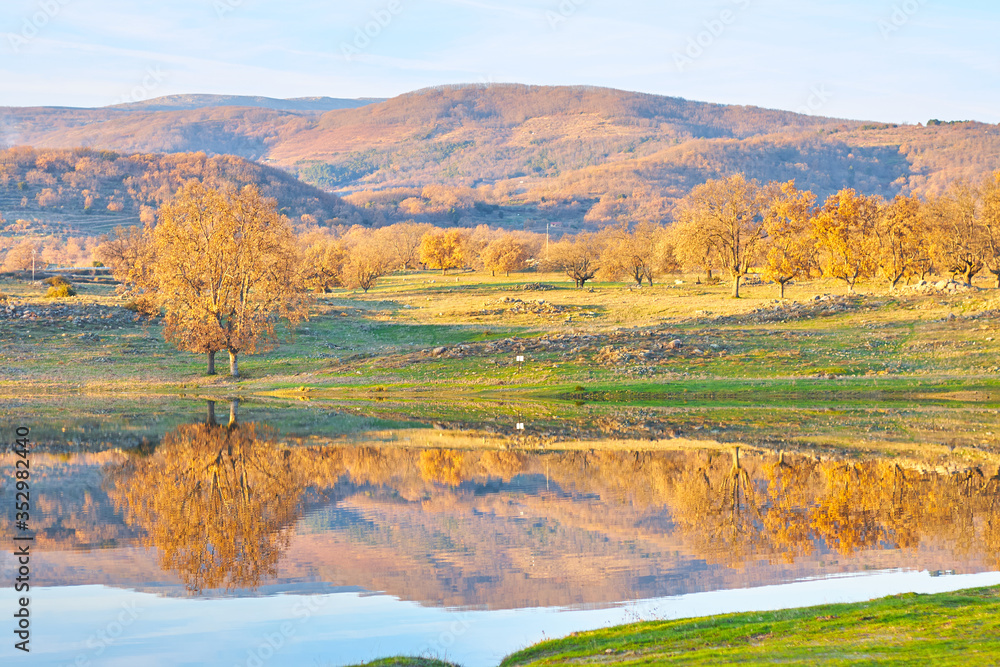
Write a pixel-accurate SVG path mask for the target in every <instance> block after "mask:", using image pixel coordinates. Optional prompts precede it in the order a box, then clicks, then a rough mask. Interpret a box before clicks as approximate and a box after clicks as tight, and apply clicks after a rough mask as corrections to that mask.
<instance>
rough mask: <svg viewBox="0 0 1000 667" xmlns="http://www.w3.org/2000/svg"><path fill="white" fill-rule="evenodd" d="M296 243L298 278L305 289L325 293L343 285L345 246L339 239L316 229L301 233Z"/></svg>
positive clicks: (345, 258) (345, 259)
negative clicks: (298, 255)
mask: <svg viewBox="0 0 1000 667" xmlns="http://www.w3.org/2000/svg"><path fill="white" fill-rule="evenodd" d="M298 243H299V252H300V255H301V257H302V261H301V263H300V264H299V266H300V279H301V281H302V284H303V285H304V286H305V288H306V289H309V290H312V291H315V292H323V293H326V292H329V291H330V290H331V289H333V288H334V287H341V286H343V284H344V282H343V273H344V264H345V263H346V262H347V247H346V246H345V245H344V242H343V241H342V240H341V239H338V238H335V237H334V236H333V235H332V234H330V233H329V232H318V231H317V232H310V233H307V234H303V235H301V236H300V237H299V240H298Z"/></svg>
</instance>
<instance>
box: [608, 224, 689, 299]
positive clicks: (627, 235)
mask: <svg viewBox="0 0 1000 667" xmlns="http://www.w3.org/2000/svg"><path fill="white" fill-rule="evenodd" d="M606 234H607V236H608V238H607V242H606V244H605V246H604V252H603V253H602V254H601V273H602V275H603V276H605V277H606V278H607V279H608V280H618V279H620V278H622V277H623V276H627V277H630V278H632V279H633V280H635V282H636V284H638V285H641V284H642V281H643V280H646V281H647V282H648V283H649V285H650V287H652V285H653V276H655V275H656V274H657V273H659V272H660V271H661V270H662V268H663V267H664V264H665V263H666V264H669V263H670V261H669V259H667V258H665V257H664V253H665V252H667V251H668V250H669V253H668V255H669V258H670V259H672V255H673V248H672V246H669V247H668V245H665V244H664V243H663V242H662V241H663V237H664V235H665V232H664V229H663V227H661V226H660V225H658V224H656V223H654V222H649V221H642V222H639V223H637V224H636V225H635V227H634V228H633V229H632V230H631V231H629V229H628V227H627V226H626V225H625V224H621V225H619V226H616V227H609V228H607V230H606ZM665 259H667V261H666V262H664V260H665Z"/></svg>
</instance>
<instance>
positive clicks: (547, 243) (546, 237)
mask: <svg viewBox="0 0 1000 667" xmlns="http://www.w3.org/2000/svg"><path fill="white" fill-rule="evenodd" d="M548 258H549V223H547V222H546V223H545V259H548Z"/></svg>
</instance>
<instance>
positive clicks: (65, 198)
mask: <svg viewBox="0 0 1000 667" xmlns="http://www.w3.org/2000/svg"><path fill="white" fill-rule="evenodd" d="M190 179H199V180H207V181H213V182H224V183H230V184H233V185H235V186H237V187H242V186H244V185H250V184H252V185H256V186H258V187H259V188H260V190H261V192H262V193H263V194H264V195H265V196H268V197H273V198H274V199H275V200H276V201H277V203H278V206H279V208H280V209H281V211H282V212H283V213H285V214H287V215H288V216H289V217H291V218H293V219H296V220H303V219H305V220H315V221H317V222H325V223H326V224H353V223H359V222H362V219H361V217H360V216H359V215H358V213H357V212H356V210H355V209H354V207H353V206H351V205H350V204H347V203H345V202H344V201H343V200H342V199H341V198H340V197H338V196H336V195H333V194H330V193H327V192H323V191H322V190H319V189H317V188H315V187H313V186H311V185H308V184H306V183H303V182H302V181H299V180H298V179H296V178H295V177H294V176H292V175H291V174H289V173H287V172H285V171H282V170H280V169H275V168H274V167H268V166H265V165H261V164H258V163H256V162H251V161H249V160H246V159H243V158H239V157H234V156H231V155H219V156H213V157H209V156H207V155H205V154H204V153H175V154H160V155H157V154H136V155H131V156H123V155H121V154H119V153H116V152H114V151H96V150H92V149H88V148H78V149H33V148H13V149H8V150H2V151H0V219H5V220H6V226H5V228H4V230H3V231H6V232H7V233H13V234H18V233H25V232H32V233H38V232H46V233H56V234H64V235H66V234H73V235H83V236H96V235H99V234H102V233H107V232H109V231H111V230H113V229H114V228H115V227H116V226H118V225H125V226H127V225H133V224H138V223H139V222H140V220H142V219H143V218H144V215H143V214H144V212H146V211H148V210H149V209H154V208H156V207H158V206H159V205H160V204H161V203H162V202H163V201H165V200H166V199H167V198H168V197H170V196H171V195H172V194H173V192H175V191H176V190H177V188H178V187H180V185H182V184H183V183H184V182H185V181H187V180H190ZM304 216H305V217H304Z"/></svg>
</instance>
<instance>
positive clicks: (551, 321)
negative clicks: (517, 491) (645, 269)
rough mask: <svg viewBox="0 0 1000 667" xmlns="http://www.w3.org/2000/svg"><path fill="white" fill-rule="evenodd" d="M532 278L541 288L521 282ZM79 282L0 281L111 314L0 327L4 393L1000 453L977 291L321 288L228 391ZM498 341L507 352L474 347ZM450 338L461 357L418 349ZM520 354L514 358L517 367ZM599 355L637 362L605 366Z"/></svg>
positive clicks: (445, 284) (813, 286)
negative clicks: (850, 300)
mask: <svg viewBox="0 0 1000 667" xmlns="http://www.w3.org/2000/svg"><path fill="white" fill-rule="evenodd" d="M529 282H530V283H545V284H547V285H550V286H552V287H553V289H547V290H537V291H525V290H523V289H522V286H523V285H524V284H525V283H529ZM79 289H80V294H79V295H78V296H76V297H69V298H66V299H59V300H46V299H44V298H43V294H44V292H43V286H42V285H39V284H31V283H27V282H19V281H15V280H10V279H7V280H5V281H0V291H3V292H5V293H7V294H9V295H10V297H11V299H10V300H11V301H13V302H16V303H17V304H19V305H27V306H28V307H30V308H33V309H36V310H40V309H45V308H47V307H56V306H60V307H61V306H64V305H66V304H76V306H77V307H80V306H88V307H92V308H98V307H100V308H104V309H105V311H106V312H115V313H120V314H122V315H123V316H122V317H117V318H113V319H111V320H104V319H101V318H99V317H98V318H89V319H86V320H85V321H80V320H79V319H77V320H75V321H69V320H67V319H62V320H59V319H57V320H46V321H43V320H41V319H40V320H38V321H33V320H31V319H27V320H25V319H0V346H2V347H0V349H2V351H0V397H8V398H17V397H20V396H25V395H28V394H32V395H34V396H37V397H39V398H41V399H42V400H55V399H59V400H64V399H65V398H66V397H67V396H71V395H110V394H114V395H120V396H130V395H131V396H148V395H163V396H181V395H187V396H198V397H202V398H210V397H215V398H217V399H219V400H222V399H224V398H227V397H232V396H239V397H244V398H250V397H260V398H265V397H270V398H273V399H280V400H283V401H292V400H294V401H304V402H308V403H309V404H310V405H311V406H312V407H313V408H314V409H320V408H322V407H323V406H326V407H327V408H328V409H336V408H342V407H344V406H348V405H354V406H356V407H357V409H359V410H362V409H363V410H366V411H368V412H369V413H371V414H374V415H377V416H378V417H379V418H384V419H390V420H397V421H404V422H408V421H412V420H419V421H423V422H425V423H427V422H429V421H431V420H433V421H438V422H445V423H450V424H452V425H453V426H454V427H460V426H463V427H464V426H469V425H470V424H476V425H486V426H490V427H491V428H493V429H495V430H500V431H503V430H505V429H506V428H507V427H508V426H509V424H508V422H510V423H513V422H514V421H519V422H520V421H523V422H525V423H526V429H527V431H528V433H529V434H532V433H533V434H536V435H541V436H554V437H564V438H565V437H581V436H587V437H594V436H596V435H599V434H598V433H597V432H596V431H595V429H594V427H593V426H590V427H588V426H587V424H588V423H590V424H593V423H595V422H596V421H598V420H606V421H607V420H610V421H612V422H618V423H622V422H634V424H635V425H637V426H635V428H633V430H634V431H635V433H629V434H628V436H629V437H635V436H637V435H639V436H641V430H642V428H641V425H642V424H645V423H649V422H654V423H656V424H658V425H659V426H662V427H663V429H661V430H666V431H670V430H673V431H676V432H680V433H683V434H684V435H686V436H692V435H695V434H698V435H700V434H702V433H709V434H713V436H715V437H719V438H721V439H727V440H740V441H746V440H747V439H752V440H754V441H756V442H758V443H767V442H769V441H777V440H781V441H788V440H789V439H794V440H795V441H796V442H798V443H799V444H802V445H808V446H813V445H834V446H844V445H847V446H849V447H863V448H868V449H873V448H874V449H880V450H891V449H893V448H898V447H899V446H901V445H902V446H905V447H911V446H913V445H917V444H921V443H923V444H929V445H933V446H934V447H939V446H944V445H947V446H951V447H955V446H958V447H975V448H984V447H986V448H995V447H996V445H997V444H1000V429H998V428H995V427H994V426H993V423H994V422H995V421H996V417H995V415H996V411H997V410H998V408H1000V366H998V362H997V358H998V356H1000V340H994V336H993V335H992V331H991V329H990V325H989V324H988V322H989V320H988V319H984V318H983V317H982V315H983V314H989V313H990V312H992V311H993V310H995V309H996V308H997V306H998V305H1000V300H998V299H997V298H996V296H995V293H996V291H995V290H992V289H982V290H976V291H972V292H967V293H958V294H951V295H948V294H944V295H907V294H904V293H900V294H888V293H886V292H884V290H880V289H878V288H877V287H876V288H872V289H871V290H870V293H869V294H867V295H864V296H859V297H857V298H855V299H854V306H852V307H851V308H850V309H848V310H846V311H843V312H839V311H838V312H832V313H827V312H826V311H823V310H822V309H820V310H817V311H816V312H812V313H810V314H809V315H808V316H803V317H798V318H795V317H792V318H787V319H785V320H784V321H759V318H758V319H754V318H755V314H754V311H756V310H758V309H760V308H766V307H770V306H772V305H773V304H774V288H773V286H748V287H746V289H745V290H744V298H741V299H738V300H735V299H731V298H729V297H728V296H727V293H728V287H727V286H726V285H718V286H707V285H698V284H692V283H691V282H690V281H688V282H685V283H684V284H681V285H675V284H673V283H672V282H671V283H670V284H662V285H656V286H654V287H653V288H649V287H644V288H643V289H642V290H629V289H628V288H627V287H626V286H624V285H621V284H605V283H598V284H594V285H593V286H592V287H588V289H585V290H577V289H573V288H572V286H571V285H568V284H567V283H566V281H565V280H564V279H563V278H562V277H561V276H558V275H554V274H521V275H514V276H511V277H510V278H501V277H495V278H494V277H491V276H488V275H483V274H468V273H464V274H459V275H451V276H445V277H442V276H440V275H439V274H437V273H407V274H400V275H394V276H389V277H387V278H386V279H385V280H383V281H382V282H381V283H380V284H379V285H378V286H377V287H376V288H375V289H373V290H371V291H370V292H369V293H367V294H364V293H361V292H351V291H348V290H340V291H337V292H335V293H333V294H329V295H324V296H321V297H320V298H319V299H318V301H317V304H316V307H315V309H314V314H313V316H312V317H311V319H310V320H309V321H307V322H305V323H303V324H302V325H301V326H300V327H298V329H297V331H295V332H294V335H290V336H287V337H286V340H285V342H283V343H282V344H281V345H279V346H278V347H277V348H276V349H274V350H273V351H271V352H268V353H266V354H261V355H255V356H244V357H243V358H242V359H241V371H242V373H243V377H241V378H240V379H238V380H234V379H231V378H229V377H227V376H226V375H225V374H224V370H225V368H226V365H225V363H224V360H222V361H221V362H220V363H219V366H220V370H221V371H223V373H221V374H220V375H218V376H206V375H205V359H204V358H203V357H202V356H198V355H192V354H188V353H184V352H179V351H177V350H176V349H174V348H173V347H172V346H170V345H169V344H168V343H166V342H165V341H164V340H163V338H162V335H161V333H160V331H159V326H158V325H157V324H155V323H149V322H146V321H143V320H139V319H136V318H135V317H133V314H132V313H130V312H128V311H126V310H124V309H123V306H124V302H123V301H122V300H121V299H120V298H118V297H117V296H116V295H115V294H114V292H113V288H112V287H111V286H108V285H92V284H83V285H80V288H79ZM591 290H592V291H591ZM843 292H844V288H843V287H842V286H841V285H840V284H837V283H833V282H827V281H816V282H812V283H806V284H803V285H796V286H793V287H792V288H791V289H790V290H789V292H788V295H789V297H790V299H791V300H795V299H798V300H799V301H800V302H802V303H806V304H808V303H810V302H811V301H812V298H813V297H814V296H816V295H818V294H842V293H843ZM505 298H508V299H509V298H513V299H519V300H521V301H523V302H534V303H537V301H538V300H543V301H544V302H545V303H546V304H549V305H554V306H556V307H557V309H559V312H548V311H546V310H545V309H544V308H542V309H541V310H540V312H538V313H534V312H512V311H511V310H510V309H509V308H508V306H509V305H510V303H509V302H503V301H502V299H505ZM55 302H58V303H55ZM498 308H499V309H500V310H501V311H502V312H497V309H498ZM504 308H507V310H503V309H504ZM102 312H103V311H102ZM484 313H486V314H484ZM585 313H586V314H589V315H587V316H584V315H583V314H585ZM952 315H956V316H957V317H955V318H954V319H949V318H950V316H952ZM632 333H636V335H637V336H639V337H638V338H628V336H630V335H632ZM640 334H641V335H640ZM565 335H574V336H592V337H594V338H593V340H592V341H591V342H590V343H587V344H586V345H582V347H581V346H578V345H576V344H572V343H571V344H567V345H566V346H565V348H577V347H579V348H580V349H578V350H575V351H574V350H573V349H565V348H564V349H559V345H557V344H554V343H553V342H552V340H551V337H552V336H565ZM642 336H646V338H642ZM546 337H547V338H546ZM672 338H677V339H679V340H681V341H683V347H682V348H681V350H680V351H679V352H677V353H671V354H665V355H663V356H661V357H660V358H656V359H653V360H650V361H647V360H644V359H643V358H642V355H641V352H642V350H643V349H644V348H645V347H648V346H649V344H650V342H649V341H650V340H654V339H655V340H659V341H661V342H662V341H666V340H670V339H672ZM998 338H1000V337H998ZM497 341H499V342H500V343H502V344H503V345H502V346H501V347H499V348H495V349H494V348H491V347H488V346H489V344H490V343H496V342H497ZM458 345H465V346H467V350H468V352H467V353H464V354H461V355H451V354H444V355H436V354H434V353H433V351H434V350H435V349H436V348H439V347H444V348H448V349H452V348H454V347H455V346H458ZM517 345H525V346H527V347H528V348H530V349H528V350H527V351H526V352H524V353H523V354H524V356H525V362H524V363H517V362H516V361H515V359H514V356H515V354H518V352H515V347H516V346H517ZM604 348H608V349H611V350H612V351H615V352H617V351H622V352H628V353H633V352H634V353H635V354H633V355H632V358H631V359H630V360H628V361H624V362H618V361H614V360H613V359H612V360H604V359H603V358H602V357H601V350H602V349H604ZM696 350H697V352H696ZM581 388H582V389H581ZM442 397H448V398H447V400H442ZM588 429H589V430H588ZM647 430H648V431H649V433H655V432H657V429H656V428H653V429H651V430H649V429H647ZM713 432H714V433H713ZM789 433H794V434H795V435H794V436H789ZM560 434H561V435H560ZM995 434H996V435H995Z"/></svg>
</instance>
